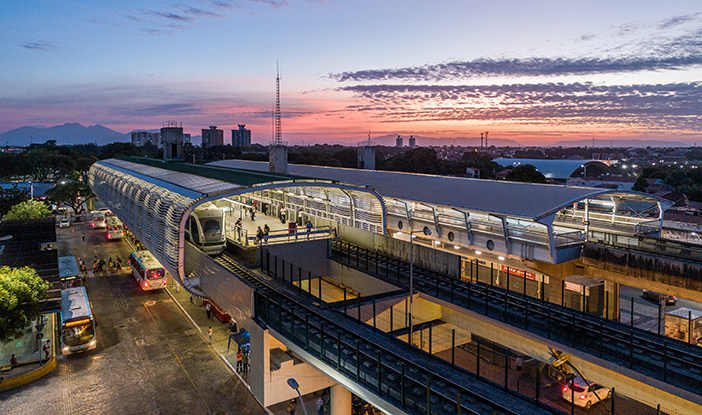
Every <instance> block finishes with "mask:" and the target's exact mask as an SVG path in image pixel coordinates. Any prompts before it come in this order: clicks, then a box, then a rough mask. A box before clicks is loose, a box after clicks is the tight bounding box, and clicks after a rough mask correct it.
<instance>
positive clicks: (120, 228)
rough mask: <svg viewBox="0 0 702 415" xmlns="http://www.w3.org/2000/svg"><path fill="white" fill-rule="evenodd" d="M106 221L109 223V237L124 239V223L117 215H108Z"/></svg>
mask: <svg viewBox="0 0 702 415" xmlns="http://www.w3.org/2000/svg"><path fill="white" fill-rule="evenodd" d="M105 223H106V224H107V239H122V237H124V225H122V221H121V220H119V218H118V217H117V216H108V217H107V218H106V219H105Z"/></svg>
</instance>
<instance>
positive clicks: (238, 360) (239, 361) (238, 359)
mask: <svg viewBox="0 0 702 415" xmlns="http://www.w3.org/2000/svg"><path fill="white" fill-rule="evenodd" d="M242 361H243V356H242V354H241V347H239V351H238V352H236V371H237V373H239V372H241V364H242Z"/></svg>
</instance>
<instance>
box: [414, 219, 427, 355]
mask: <svg viewBox="0 0 702 415" xmlns="http://www.w3.org/2000/svg"><path fill="white" fill-rule="evenodd" d="M419 232H421V233H423V234H424V235H426V236H429V235H431V229H429V227H427V226H425V227H424V229H422V230H421V231H410V232H409V237H410V270H409V271H410V272H409V283H410V298H409V338H408V340H409V341H408V343H409V345H410V346H412V326H413V324H412V320H413V316H414V314H413V313H412V312H413V311H414V310H413V308H412V305H413V301H412V300H413V297H414V296H413V294H414V289H413V287H412V282H413V280H414V278H413V276H414V274H413V268H414V262H413V261H414V242H412V238H413V235H414V234H415V233H419Z"/></svg>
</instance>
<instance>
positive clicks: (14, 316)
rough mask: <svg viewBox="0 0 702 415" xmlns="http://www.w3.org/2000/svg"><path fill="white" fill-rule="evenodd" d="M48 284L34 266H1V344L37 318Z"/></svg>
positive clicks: (20, 332)
mask: <svg viewBox="0 0 702 415" xmlns="http://www.w3.org/2000/svg"><path fill="white" fill-rule="evenodd" d="M48 290H49V283H48V282H46V281H44V280H43V279H41V277H39V275H37V272H36V271H35V270H34V269H33V268H29V267H24V268H10V267H2V268H0V343H4V342H7V341H10V340H14V339H16V338H18V337H20V336H21V335H22V332H23V331H24V330H25V329H26V328H27V327H28V326H29V323H30V321H31V320H33V319H34V318H36V317H38V315H39V310H40V303H39V302H40V301H41V300H43V299H45V298H46V292H47V291H48Z"/></svg>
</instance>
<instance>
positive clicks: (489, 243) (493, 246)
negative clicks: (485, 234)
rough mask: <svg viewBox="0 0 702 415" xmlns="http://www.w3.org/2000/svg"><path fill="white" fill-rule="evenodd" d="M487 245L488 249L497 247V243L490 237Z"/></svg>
mask: <svg viewBox="0 0 702 415" xmlns="http://www.w3.org/2000/svg"><path fill="white" fill-rule="evenodd" d="M485 245H486V246H487V249H489V250H491V251H492V250H493V249H495V243H494V242H493V241H492V239H488V241H487V243H486V244H485Z"/></svg>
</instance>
